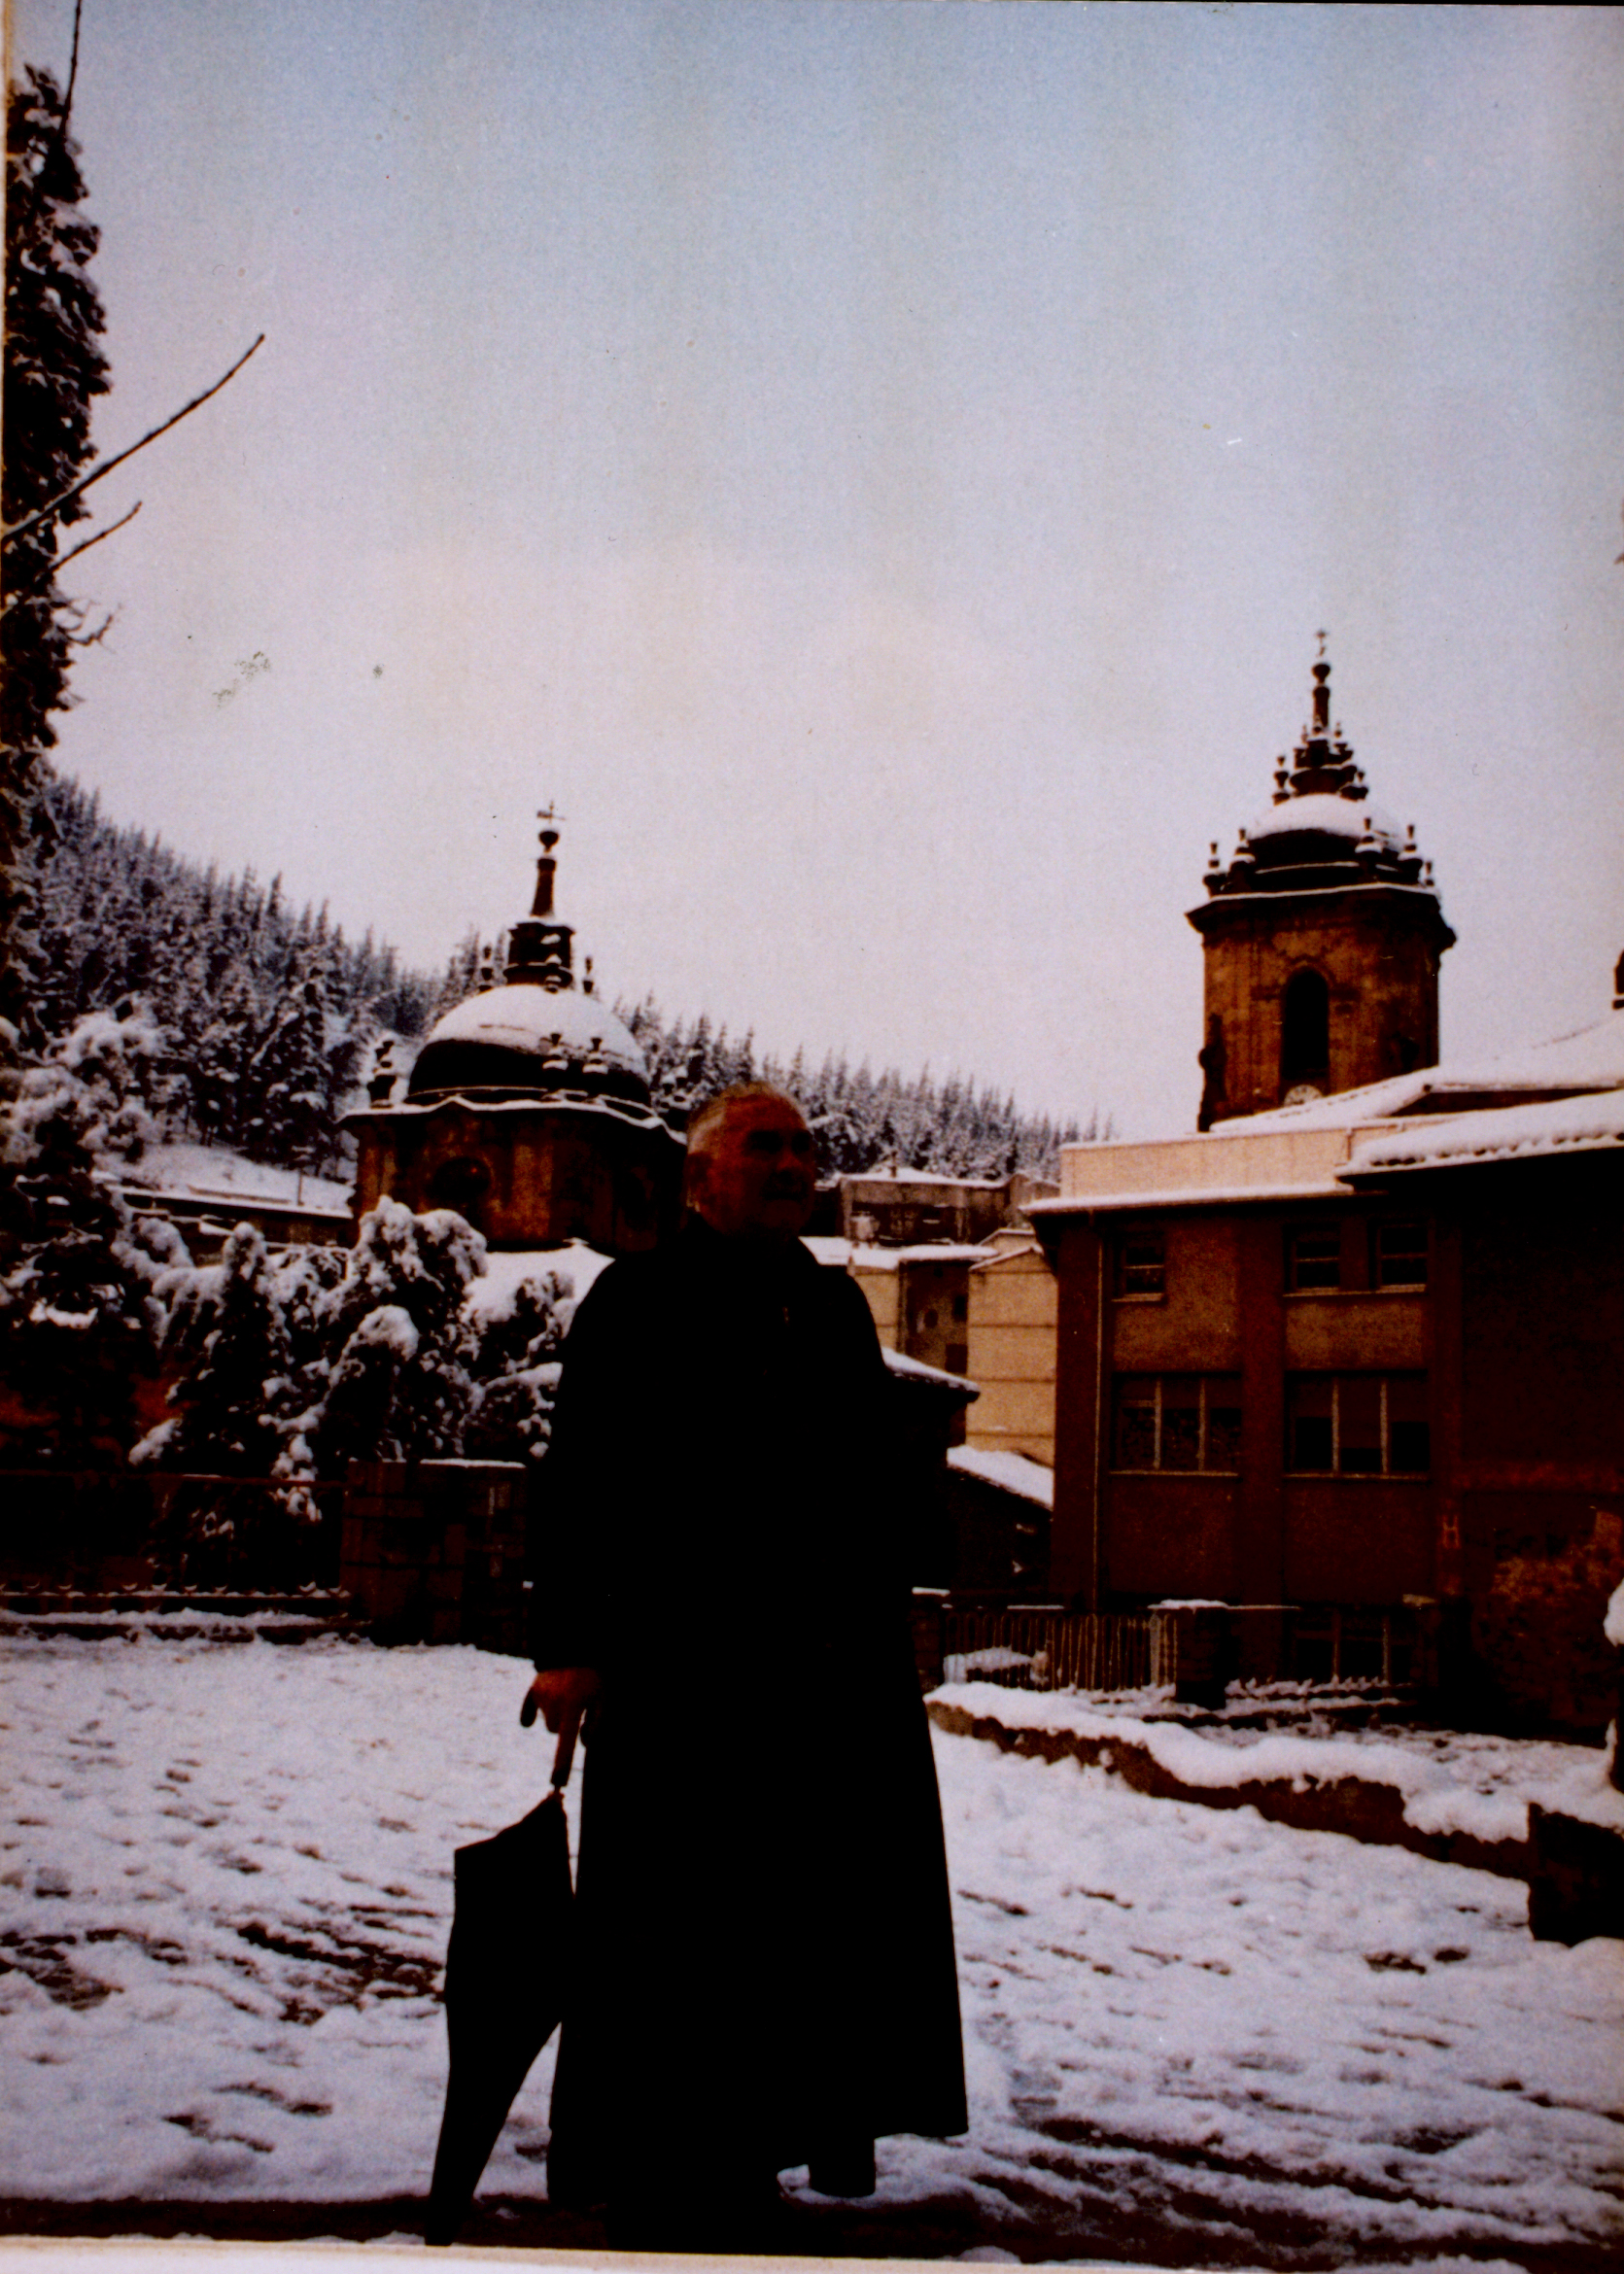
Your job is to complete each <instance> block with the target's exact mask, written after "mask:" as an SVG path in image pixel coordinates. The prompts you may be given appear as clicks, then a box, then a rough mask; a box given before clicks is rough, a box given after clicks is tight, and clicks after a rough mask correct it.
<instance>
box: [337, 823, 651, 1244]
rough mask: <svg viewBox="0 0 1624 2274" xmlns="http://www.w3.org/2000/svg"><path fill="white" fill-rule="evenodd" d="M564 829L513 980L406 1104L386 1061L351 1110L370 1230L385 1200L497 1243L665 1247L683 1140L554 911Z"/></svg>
mask: <svg viewBox="0 0 1624 2274" xmlns="http://www.w3.org/2000/svg"><path fill="white" fill-rule="evenodd" d="M557 843H558V832H557V830H556V829H554V828H553V827H551V826H550V819H549V826H548V827H546V828H544V829H543V830H542V832H541V857H540V859H539V860H538V861H537V863H536V897H535V901H534V904H533V906H532V909H531V913H530V914H529V915H528V916H526V917H524V918H523V919H522V920H521V921H520V922H518V923H516V924H515V925H514V926H513V929H512V931H511V932H510V933H509V935H508V946H507V959H506V967H505V971H504V974H503V978H504V982H505V983H504V984H501V985H498V984H497V983H496V979H495V974H494V972H488V973H487V975H486V979H487V983H485V984H482V985H481V986H480V988H479V989H478V990H477V991H476V992H475V993H474V994H472V995H470V996H469V997H468V999H467V1001H466V1002H465V1003H460V1004H458V1005H457V1007H456V1008H455V1010H452V1011H450V1012H448V1013H447V1014H446V1016H444V1017H443V1018H441V1019H440V1020H439V1021H438V1023H437V1024H436V1025H435V1026H434V1027H433V1029H432V1032H431V1033H430V1035H429V1037H428V1040H427V1041H426V1042H425V1043H424V1045H423V1048H422V1049H421V1051H419V1052H418V1054H417V1058H416V1060H415V1062H414V1064H413V1066H412V1068H411V1072H410V1075H409V1077H408V1079H407V1082H406V1084H405V1092H404V1095H403V1096H397V1094H396V1092H397V1087H398V1083H397V1076H396V1075H395V1073H394V1072H393V1070H392V1069H391V1068H390V1067H389V1066H387V1065H384V1066H381V1067H380V1068H379V1070H378V1072H377V1073H376V1074H375V1075H374V1077H373V1081H372V1084H371V1085H370V1093H371V1103H370V1105H369V1106H367V1107H366V1108H364V1109H363V1110H362V1111H360V1112H357V1113H353V1114H349V1115H346V1117H345V1126H346V1127H347V1128H349V1129H351V1130H353V1131H354V1133H355V1137H356V1146H357V1157H356V1180H355V1190H354V1200H353V1208H354V1215H355V1219H356V1222H357V1223H359V1222H360V1220H361V1218H362V1217H363V1216H364V1215H365V1214H366V1212H367V1210H368V1209H371V1208H374V1207H375V1206H376V1205H377V1203H378V1201H379V1199H380V1198H381V1197H382V1196H383V1195H384V1194H386V1193H387V1194H389V1195H390V1196H391V1197H392V1198H394V1199H397V1200H399V1201H402V1202H403V1203H404V1204H405V1205H406V1206H407V1207H408V1208H413V1209H418V1210H423V1209H429V1208H454V1209H455V1210H456V1211H457V1213H458V1214H459V1215H460V1216H464V1217H466V1219H467V1221H468V1222H469V1223H471V1224H473V1225H474V1227H475V1228H476V1229H477V1230H479V1231H481V1232H483V1233H484V1235H485V1238H486V1240H487V1241H488V1242H489V1243H490V1245H491V1246H492V1247H493V1248H516V1249H532V1248H555V1247H560V1246H562V1245H563V1244H564V1242H565V1241H567V1240H571V1239H579V1240H584V1241H586V1242H587V1244H588V1245H589V1246H591V1247H594V1248H597V1249H599V1250H601V1251H602V1252H603V1253H604V1254H605V1255H622V1254H628V1253H631V1252H634V1251H636V1250H639V1249H642V1248H650V1247H652V1246H653V1245H654V1243H655V1241H656V1240H657V1239H658V1238H659V1237H660V1236H661V1234H662V1233H663V1232H664V1231H666V1230H669V1229H670V1228H671V1227H672V1226H673V1225H674V1223H675V1222H676V1220H677V1217H678V1215H679V1212H680V1206H681V1183H682V1140H681V1139H680V1138H679V1137H677V1136H675V1135H674V1134H673V1132H672V1131H671V1130H670V1129H668V1128H667V1127H666V1125H665V1123H664V1122H663V1121H662V1120H661V1119H660V1117H659V1116H658V1115H657V1114H656V1113H655V1112H654V1110H653V1108H652V1106H651V1105H650V1103H649V1086H648V1069H647V1066H646V1064H645V1063H644V1060H643V1055H642V1052H641V1051H640V1050H639V1047H638V1045H637V1043H636V1041H635V1040H634V1039H633V1037H632V1036H631V1035H630V1034H629V1033H628V1032H627V1030H626V1028H625V1027H624V1026H623V1025H622V1023H621V1021H620V1020H619V1019H618V1018H617V1017H616V1016H615V1015H614V1013H613V1012H612V1011H611V1010H610V1009H609V1007H608V1006H607V1004H605V1002H604V1001H603V1000H602V999H601V998H600V996H599V995H598V994H597V993H596V991H595V989H594V985H593V981H592V967H591V962H590V959H589V961H588V964H587V969H586V973H585V975H584V977H582V978H579V979H577V977H576V974H575V970H574V957H573V934H574V927H573V926H572V925H570V924H568V923H566V922H565V921H564V920H563V918H562V917H561V916H560V915H559V913H557V911H556V909H555V908H554V905H553V888H554V878H555V872H556V870H557V866H558V864H557V861H556V858H555V856H554V852H553V847H554V846H555V845H556V844H557Z"/></svg>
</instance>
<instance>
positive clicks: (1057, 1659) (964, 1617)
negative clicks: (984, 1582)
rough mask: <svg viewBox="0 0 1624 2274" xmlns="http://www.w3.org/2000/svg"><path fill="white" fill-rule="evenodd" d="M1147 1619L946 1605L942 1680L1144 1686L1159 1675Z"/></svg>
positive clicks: (1050, 1686)
mask: <svg viewBox="0 0 1624 2274" xmlns="http://www.w3.org/2000/svg"><path fill="white" fill-rule="evenodd" d="M1155 1658H1156V1652H1155V1649H1154V1637H1153V1621H1152V1620H1151V1619H1150V1618H1149V1617H1135V1616H1133V1615H1131V1614H1127V1613H1121V1612H1110V1611H1070V1612H1068V1611H1052V1610H1043V1609H1039V1608H1032V1609H1015V1610H992V1609H983V1610H977V1609H970V1608H965V1607H959V1606H955V1605H951V1604H949V1605H945V1606H944V1608H943V1611H942V1678H943V1680H944V1681H949V1682H967V1681H975V1682H996V1683H998V1684H999V1686H1000V1687H1001V1688H1004V1689H1009V1690H1142V1689H1144V1688H1146V1687H1147V1686H1148V1685H1149V1684H1150V1683H1152V1682H1154V1681H1156V1680H1158V1678H1162V1677H1161V1676H1160V1675H1159V1674H1158V1670H1157V1668H1156V1665H1155Z"/></svg>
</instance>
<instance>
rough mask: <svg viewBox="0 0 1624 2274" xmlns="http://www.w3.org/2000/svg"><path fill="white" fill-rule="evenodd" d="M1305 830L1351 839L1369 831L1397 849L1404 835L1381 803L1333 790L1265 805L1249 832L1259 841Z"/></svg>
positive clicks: (1254, 842) (1255, 840)
mask: <svg viewBox="0 0 1624 2274" xmlns="http://www.w3.org/2000/svg"><path fill="white" fill-rule="evenodd" d="M1304 830H1317V831H1319V832H1320V833H1321V834H1322V835H1323V836H1326V837H1346V838H1351V839H1358V838H1361V837H1364V836H1365V833H1366V832H1367V831H1368V833H1369V834H1370V835H1371V836H1372V837H1375V838H1377V839H1378V840H1379V841H1380V842H1381V843H1382V844H1385V845H1387V846H1388V847H1389V848H1390V849H1391V850H1392V851H1394V852H1397V851H1399V848H1400V847H1401V846H1402V844H1403V839H1404V833H1403V831H1402V830H1401V829H1400V828H1399V824H1398V822H1397V821H1395V820H1394V819H1393V817H1392V815H1391V814H1389V813H1385V812H1383V810H1382V809H1381V807H1380V806H1373V805H1371V804H1370V803H1369V801H1368V800H1367V799H1361V800H1358V801H1355V800H1354V799H1353V798H1339V797H1334V796H1331V795H1330V794H1320V795H1317V796H1310V797H1305V798H1286V799H1283V800H1282V802H1281V803H1280V804H1279V805H1278V806H1265V807H1264V808H1263V810H1262V811H1261V813H1260V814H1259V815H1258V817H1257V819H1256V820H1255V821H1254V822H1253V823H1252V824H1251V826H1250V827H1249V828H1248V830H1247V832H1246V834H1247V837H1248V839H1249V840H1250V841H1251V842H1252V843H1253V844H1256V843H1257V841H1258V839H1259V838H1260V837H1286V836H1296V835H1298V834H1299V833H1300V832H1302V831H1304Z"/></svg>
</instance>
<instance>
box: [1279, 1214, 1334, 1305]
mask: <svg viewBox="0 0 1624 2274" xmlns="http://www.w3.org/2000/svg"><path fill="white" fill-rule="evenodd" d="M1341 1284H1342V1227H1341V1225H1340V1224H1339V1223H1298V1224H1294V1225H1293V1226H1292V1227H1291V1229H1290V1230H1289V1231H1288V1232H1287V1234H1286V1287H1287V1291H1288V1292H1290V1293H1292V1294H1324V1293H1327V1292H1332V1291H1334V1290H1335V1289H1337V1288H1339V1287H1340V1286H1341Z"/></svg>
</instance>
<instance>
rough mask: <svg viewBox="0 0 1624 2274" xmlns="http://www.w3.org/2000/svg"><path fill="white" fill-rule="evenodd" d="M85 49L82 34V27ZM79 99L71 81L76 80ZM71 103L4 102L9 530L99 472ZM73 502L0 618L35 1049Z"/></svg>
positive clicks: (35, 93) (8, 895) (4, 812)
mask: <svg viewBox="0 0 1624 2274" xmlns="http://www.w3.org/2000/svg"><path fill="white" fill-rule="evenodd" d="M75 39H76V45H77V24H76V27H75ZM69 84H70V95H71V85H72V83H71V79H70V83H69ZM68 101H69V97H66V96H64V95H63V93H62V90H61V88H60V87H59V86H57V84H56V82H55V80H54V79H52V76H51V75H50V73H49V72H43V71H37V70H35V69H34V68H33V67H32V66H29V67H28V68H27V69H26V70H25V72H24V74H23V78H22V81H21V83H20V84H18V85H14V86H10V87H9V88H8V89H7V102H6V350H5V419H4V426H5V438H6V447H5V469H4V480H3V483H0V511H3V514H4V519H5V522H6V526H7V529H8V530H11V529H12V528H13V527H14V525H15V524H17V523H18V522H21V521H25V520H26V519H27V518H28V517H29V516H30V515H31V514H34V513H38V512H39V511H40V509H41V508H42V507H44V506H48V505H50V504H51V502H52V500H53V499H55V498H58V497H60V496H61V494H62V493H63V492H64V491H65V490H68V489H70V488H71V487H72V486H73V484H74V482H75V480H76V479H77V478H78V476H79V475H80V474H81V473H82V472H83V471H84V469H85V468H86V465H88V464H89V463H90V459H91V448H90V405H91V402H92V400H93V399H94V397H95V396H98V395H105V394H106V393H107V391H108V375H107V370H108V367H107V359H106V357H105V356H104V355H103V354H102V352H101V349H100V348H99V347H98V345H97V344H96V343H97V341H98V339H99V338H100V336H101V333H102V331H103V328H104V326H105V318H104V316H103V313H102V305H101V299H100V296H99V295H98V293H97V292H96V288H95V286H94V284H93V283H92V282H91V279H90V275H89V262H90V259H91V258H92V256H93V255H94V253H95V250H96V246H97V243H98V232H97V230H96V229H95V227H94V226H93V225H92V224H90V223H89V222H88V221H86V219H85V217H84V215H83V213H82V212H81V211H80V210H79V209H80V206H81V203H82V201H83V199H84V196H85V181H84V177H83V176H82V175H81V173H80V171H79V163H78V158H79V151H78V145H77V144H76V143H75V142H74V140H73V138H72V136H71V135H70V134H69V132H68ZM85 516H86V507H85V505H84V503H83V501H82V500H77V499H74V500H69V501H68V502H67V503H66V504H63V505H62V506H60V507H59V508H58V509H57V510H56V511H54V512H52V513H48V514H46V515H45V516H44V518H42V519H41V520H39V521H37V522H35V523H34V525H33V526H32V527H31V528H30V529H27V530H25V531H21V532H19V533H18V534H16V535H15V536H10V537H8V539H7V542H6V547H5V554H4V564H5V573H4V600H3V606H4V613H3V614H0V1017H3V1018H5V1019H7V1020H9V1021H10V1022H11V1023H12V1024H13V1026H14V1027H17V1029H19V1030H20V1031H22V1033H23V1034H24V1036H25V1037H26V1038H27V1039H28V1040H30V1041H31V1040H32V1039H33V1032H32V1028H33V1021H32V1018H31V1016H30V1010H29V989H28V984H27V982H28V975H29V971H30V967H31V965H32V963H33V960H34V955H33V951H32V946H31V913H32V867H33V861H32V854H33V845H34V839H35V837H36V835H37V834H38V832H39V829H40V827H41V819H42V817H41V813H40V810H39V803H38V801H39V792H40V785H41V778H42V769H43V766H44V763H45V753H46V752H47V751H48V750H49V749H51V748H52V745H53V744H54V742H55V740H56V736H55V730H54V729H53V727H52V724H51V721H52V714H53V713H54V712H56V711H59V710H64V709H66V707H67V706H68V705H69V703H70V702H71V700H72V698H71V696H70V694H69V691H68V673H69V669H70V666H71V664H72V660H73V649H74V647H75V645H76V644H79V643H82V642H83V640H84V638H85V637H86V634H85V622H86V615H85V611H84V609H83V608H82V607H81V606H80V605H79V604H78V603H75V602H73V601H71V600H69V599H68V598H67V596H66V595H65V594H64V593H63V592H62V590H61V588H60V586H59V585H58V583H57V581H56V563H57V544H58V531H59V529H63V528H67V527H70V526H71V525H72V524H73V523H75V522H77V521H80V520H82V519H84V518H85Z"/></svg>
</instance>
